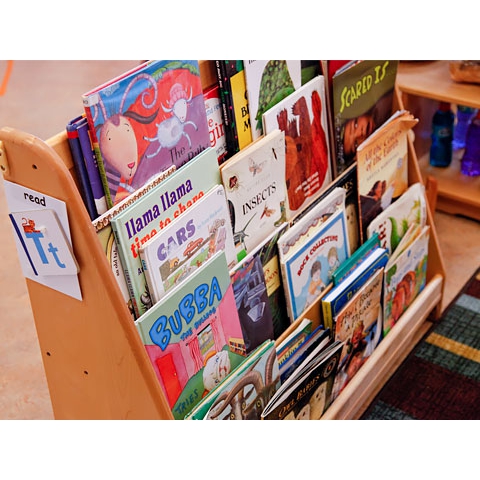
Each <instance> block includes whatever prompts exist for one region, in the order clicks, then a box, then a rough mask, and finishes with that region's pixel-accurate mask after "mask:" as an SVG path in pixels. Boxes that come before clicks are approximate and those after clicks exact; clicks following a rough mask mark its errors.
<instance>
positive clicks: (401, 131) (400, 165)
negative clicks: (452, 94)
mask: <svg viewBox="0 0 480 480" xmlns="http://www.w3.org/2000/svg"><path fill="white" fill-rule="evenodd" d="M417 123H418V119H416V118H415V117H414V116H413V115H412V114H411V113H410V112H407V111H406V110H402V111H401V110H397V111H396V112H395V113H394V114H393V115H392V116H391V117H390V118H389V119H388V120H387V121H386V122H385V123H384V124H383V125H381V126H380V127H379V128H378V129H377V130H375V132H374V133H372V134H371V135H370V136H369V137H368V138H367V139H366V140H365V141H364V142H362V143H361V144H360V145H359V146H358V147H357V174H358V194H359V202H360V224H361V232H362V238H363V239H365V238H366V235H367V233H366V232H367V227H368V225H369V224H370V222H371V221H372V220H373V219H374V218H375V217H376V216H377V215H379V214H380V213H381V212H382V211H383V210H385V209H386V208H387V207H388V206H389V205H390V204H391V203H393V202H395V200H397V199H398V198H399V197H400V196H401V195H402V194H403V193H404V192H405V191H406V190H407V188H408V143H407V139H408V134H409V132H410V131H411V129H412V128H413V127H414V126H415V125H416V124H417Z"/></svg>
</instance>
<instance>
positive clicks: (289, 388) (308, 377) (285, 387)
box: [262, 342, 342, 420]
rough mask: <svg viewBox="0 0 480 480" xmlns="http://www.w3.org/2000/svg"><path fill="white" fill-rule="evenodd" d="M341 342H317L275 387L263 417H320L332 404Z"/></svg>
mask: <svg viewBox="0 0 480 480" xmlns="http://www.w3.org/2000/svg"><path fill="white" fill-rule="evenodd" d="M341 350H342V343H341V342H333V343H330V344H329V345H328V346H327V347H325V346H324V345H323V344H320V346H319V348H318V349H316V350H314V351H313V352H312V354H311V355H310V356H308V357H307V358H306V359H305V361H304V363H303V364H301V365H300V366H299V367H298V369H297V370H296V371H295V372H294V374H293V375H291V376H290V377H289V378H288V379H287V380H286V381H285V382H284V383H282V385H281V386H280V388H279V389H278V390H277V392H276V393H275V395H274V396H273V398H272V399H271V400H270V402H269V403H268V405H267V406H266V407H265V409H264V411H263V413H262V419H263V420H319V419H320V418H321V417H322V415H323V414H324V413H325V411H326V410H327V408H328V407H329V406H330V404H331V393H332V387H333V381H334V378H335V374H336V372H337V368H338V361H339V358H340V353H341Z"/></svg>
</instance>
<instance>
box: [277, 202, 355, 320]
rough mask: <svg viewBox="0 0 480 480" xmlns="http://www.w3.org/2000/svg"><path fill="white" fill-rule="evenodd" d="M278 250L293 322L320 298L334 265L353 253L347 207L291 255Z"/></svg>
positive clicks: (336, 213)
mask: <svg viewBox="0 0 480 480" xmlns="http://www.w3.org/2000/svg"><path fill="white" fill-rule="evenodd" d="M279 252H280V266H281V270H282V275H283V279H284V286H285V294H286V299H287V307H288V313H289V317H290V319H291V321H292V322H293V321H295V320H296V319H297V318H298V317H299V316H300V315H301V314H302V313H303V312H304V311H305V310H306V309H307V308H308V307H309V305H311V304H312V303H313V302H314V301H316V300H317V299H318V298H319V297H320V295H321V294H322V292H323V291H324V290H325V289H326V287H327V285H329V284H330V283H332V280H331V274H332V273H333V271H334V270H335V268H337V266H338V265H339V264H340V263H342V262H343V261H345V260H346V259H347V258H348V257H349V256H350V250H349V246H348V233H347V226H346V218H345V210H344V209H338V210H337V211H336V212H335V213H334V214H333V215H331V216H330V217H329V218H328V219H327V220H326V221H325V222H324V223H323V224H322V225H321V227H320V229H319V230H318V231H317V232H316V233H315V234H314V235H312V236H311V238H309V239H308V240H307V241H306V242H304V243H303V244H302V245H301V246H300V248H298V249H297V250H296V251H294V252H293V253H292V254H291V255H289V254H287V255H284V254H282V251H281V250H280V251H279Z"/></svg>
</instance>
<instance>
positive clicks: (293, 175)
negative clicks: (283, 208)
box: [262, 75, 332, 220]
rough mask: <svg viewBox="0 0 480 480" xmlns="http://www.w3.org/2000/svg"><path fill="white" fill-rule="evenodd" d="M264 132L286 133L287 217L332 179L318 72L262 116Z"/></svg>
mask: <svg viewBox="0 0 480 480" xmlns="http://www.w3.org/2000/svg"><path fill="white" fill-rule="evenodd" d="M262 119H263V128H264V131H265V134H268V133H269V132H271V131H272V130H274V129H280V130H281V131H282V132H284V133H285V181H286V183H287V200H288V201H287V219H288V220H291V219H293V218H294V217H295V216H296V215H298V214H299V213H300V212H301V211H302V210H304V209H305V208H306V207H307V206H308V205H310V204H311V203H312V202H314V201H315V200H316V199H317V198H319V196H320V194H321V193H322V191H323V190H325V188H326V187H327V186H328V185H329V184H330V182H331V181H332V168H331V156H330V147H329V141H328V138H329V137H328V123H327V111H326V103H325V82H324V77H323V76H322V75H318V76H317V77H315V78H313V79H312V80H310V81H309V82H307V83H306V84H305V85H303V86H301V87H300V88H298V89H297V90H296V91H295V92H292V93H291V94H290V95H289V96H288V97H286V98H284V99H283V100H281V101H279V102H278V103H276V104H275V105H274V106H272V107H270V108H269V109H268V110H267V111H266V112H265V113H264V114H263V116H262Z"/></svg>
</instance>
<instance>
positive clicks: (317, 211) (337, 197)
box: [278, 188, 346, 256]
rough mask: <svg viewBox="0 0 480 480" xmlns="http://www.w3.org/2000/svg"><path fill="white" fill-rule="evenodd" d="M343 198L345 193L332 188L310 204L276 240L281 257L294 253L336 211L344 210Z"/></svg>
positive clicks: (340, 189) (339, 189)
mask: <svg viewBox="0 0 480 480" xmlns="http://www.w3.org/2000/svg"><path fill="white" fill-rule="evenodd" d="M345 198H346V192H345V190H344V189H343V188H333V189H332V190H331V191H329V192H328V193H325V195H324V196H323V195H322V197H321V198H320V199H319V200H317V201H316V202H315V203H314V204H312V206H311V207H310V208H309V209H308V211H307V212H305V214H302V215H301V216H299V217H296V219H295V221H294V222H293V224H292V226H291V227H290V228H289V229H288V230H286V231H285V233H284V234H283V235H281V236H280V237H279V239H278V250H279V251H280V252H281V254H282V256H286V255H292V254H293V253H295V252H296V251H297V250H298V249H299V248H301V247H303V245H304V244H305V243H306V242H307V241H308V240H309V239H310V238H311V237H312V236H313V235H315V234H316V233H317V232H318V230H319V229H320V228H322V224H323V223H324V222H325V221H326V220H327V219H328V218H330V217H331V216H332V215H333V214H334V213H335V212H336V211H337V210H339V209H341V210H343V209H345Z"/></svg>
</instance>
